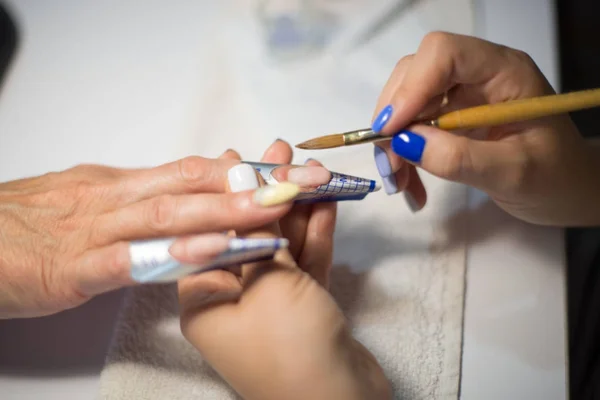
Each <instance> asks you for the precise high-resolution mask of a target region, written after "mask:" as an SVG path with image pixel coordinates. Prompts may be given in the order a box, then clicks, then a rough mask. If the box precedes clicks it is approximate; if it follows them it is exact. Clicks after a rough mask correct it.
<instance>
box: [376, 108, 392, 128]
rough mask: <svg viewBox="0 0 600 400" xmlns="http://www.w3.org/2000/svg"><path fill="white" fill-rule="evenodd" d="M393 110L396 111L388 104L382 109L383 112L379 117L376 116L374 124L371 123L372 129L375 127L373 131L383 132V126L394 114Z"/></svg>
mask: <svg viewBox="0 0 600 400" xmlns="http://www.w3.org/2000/svg"><path fill="white" fill-rule="evenodd" d="M392 112H394V109H393V108H392V106H386V107H385V108H384V109H383V110H381V112H380V113H379V115H378V116H377V118H375V120H374V121H373V124H372V125H371V129H373V131H375V133H379V132H381V130H382V129H383V127H384V126H385V125H386V124H387V123H388V121H389V120H390V117H391V116H392Z"/></svg>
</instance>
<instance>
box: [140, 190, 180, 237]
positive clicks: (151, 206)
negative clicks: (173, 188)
mask: <svg viewBox="0 0 600 400" xmlns="http://www.w3.org/2000/svg"><path fill="white" fill-rule="evenodd" d="M176 212H177V199H176V197H175V196H173V195H170V194H166V195H162V196H159V197H156V198H154V199H152V200H150V201H149V202H148V208H147V211H146V221H147V223H148V227H149V228H150V229H152V230H153V231H155V232H158V233H162V232H166V231H168V230H169V228H171V227H172V226H173V223H174V220H175V214H176Z"/></svg>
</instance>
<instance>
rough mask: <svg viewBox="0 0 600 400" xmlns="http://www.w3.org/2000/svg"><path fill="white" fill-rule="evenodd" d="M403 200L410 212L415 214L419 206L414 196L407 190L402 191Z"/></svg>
mask: <svg viewBox="0 0 600 400" xmlns="http://www.w3.org/2000/svg"><path fill="white" fill-rule="evenodd" d="M404 199H405V200H406V204H408V208H410V211H412V212H414V213H416V212H417V211H419V210H420V209H421V206H419V203H417V200H415V198H414V196H413V195H412V194H411V193H410V192H409V191H408V190H405V191H404Z"/></svg>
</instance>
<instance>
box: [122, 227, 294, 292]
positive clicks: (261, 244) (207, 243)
mask: <svg viewBox="0 0 600 400" xmlns="http://www.w3.org/2000/svg"><path fill="white" fill-rule="evenodd" d="M208 236H213V237H208ZM214 236H216V235H201V236H199V237H198V238H192V239H188V240H185V241H183V242H182V241H175V239H174V238H167V239H155V240H146V241H137V242H132V243H131V244H130V247H129V256H130V261H131V271H130V274H131V277H132V278H133V279H134V280H135V281H137V282H140V283H160V282H174V281H177V280H178V279H181V278H183V277H184V276H187V275H190V274H194V273H198V272H202V271H210V270H213V269H219V268H227V267H231V266H235V265H239V264H244V263H248V262H255V261H259V260H264V259H269V258H272V257H273V255H274V254H275V252H276V251H277V250H278V249H281V248H284V247H287V246H288V244H289V242H288V240H287V239H282V238H273V239H267V238H265V239H258V238H256V239H255V238H250V239H245V238H228V237H226V236H224V235H222V238H221V239H218V238H216V237H214ZM175 257H177V258H175ZM180 260H182V261H180Z"/></svg>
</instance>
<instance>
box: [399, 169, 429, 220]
mask: <svg viewBox="0 0 600 400" xmlns="http://www.w3.org/2000/svg"><path fill="white" fill-rule="evenodd" d="M407 172H408V179H407V186H406V189H405V190H404V199H405V200H406V204H407V205H408V207H409V209H410V210H411V211H412V212H417V211H420V210H421V209H422V208H423V207H425V204H426V203H427V191H426V190H425V186H424V185H423V181H422V180H421V177H420V176H419V171H417V169H416V168H415V166H414V165H410V166H409V167H408V168H407Z"/></svg>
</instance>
